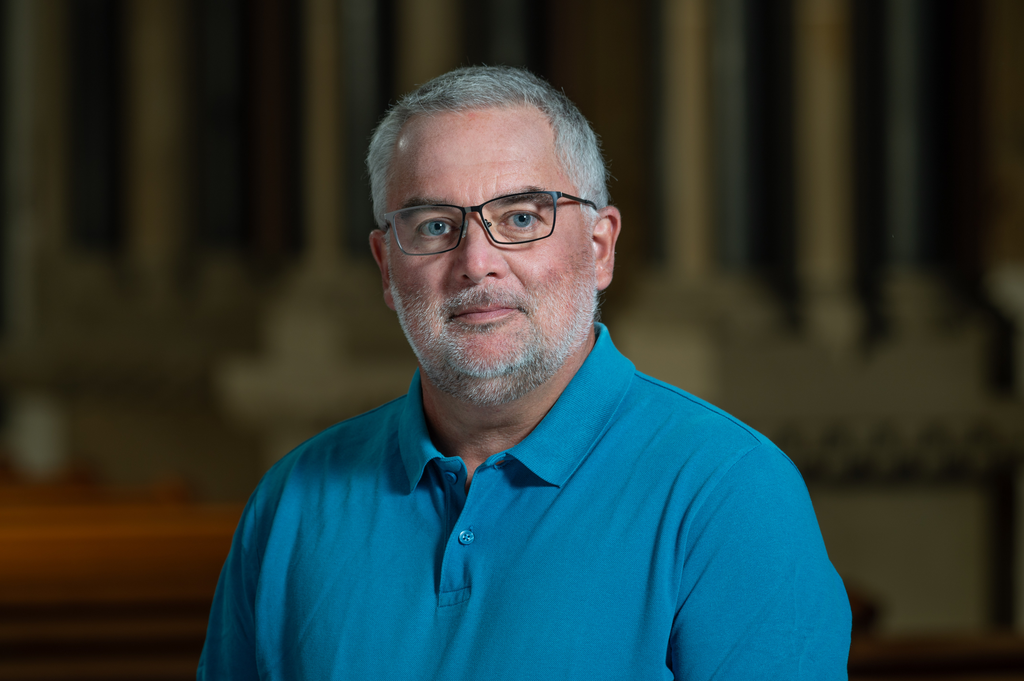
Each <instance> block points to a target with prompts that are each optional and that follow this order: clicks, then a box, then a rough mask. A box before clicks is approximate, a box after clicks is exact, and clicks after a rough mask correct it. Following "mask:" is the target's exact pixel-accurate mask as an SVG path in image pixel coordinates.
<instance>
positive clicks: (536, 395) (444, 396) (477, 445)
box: [420, 329, 595, 487]
mask: <svg viewBox="0 0 1024 681" xmlns="http://www.w3.org/2000/svg"><path fill="white" fill-rule="evenodd" d="M594 341H595V336H594V331H593V329H591V331H590V335H589V336H588V337H587V340H586V341H585V342H584V343H583V345H581V346H580V348H578V349H577V350H576V351H575V352H573V353H572V354H571V355H570V356H569V358H568V359H567V360H566V361H565V364H563V365H562V367H561V368H560V369H559V370H558V371H557V372H555V375H554V376H552V377H551V378H550V379H549V380H548V381H546V382H545V383H544V384H542V385H541V386H540V387H538V388H536V389H535V390H533V391H531V392H529V393H527V394H526V395H524V396H523V397H521V398H519V399H517V400H513V401H511V402H508V403H506V404H501V405H497V406H480V405H476V404H471V403H468V402H465V401H463V400H460V399H458V398H456V397H453V396H452V395H450V394H448V393H446V392H443V391H441V390H439V389H438V388H437V387H435V386H434V384H433V383H431V382H430V380H429V379H428V378H427V376H426V374H425V373H424V372H423V370H422V368H421V370H420V379H421V386H422V390H423V413H424V416H425V418H426V422H427V429H428V430H429V431H430V437H431V440H432V441H433V443H434V446H435V447H437V450H438V451H439V452H441V453H442V454H444V455H445V456H457V457H459V458H461V459H462V460H463V461H464V462H465V463H466V470H467V471H468V472H469V476H468V478H467V480H466V486H467V487H468V486H469V481H470V480H472V477H473V472H474V471H475V470H476V469H477V467H478V466H479V465H480V464H482V463H483V462H484V461H486V460H487V458H488V457H490V456H491V455H493V454H496V453H497V452H500V451H502V450H505V449H509V448H511V447H514V446H515V445H517V444H519V443H520V442H522V441H523V439H524V438H526V436H527V435H529V434H530V433H531V432H533V429H534V428H536V427H537V424H538V423H540V422H541V420H542V419H543V418H544V416H545V415H547V413H548V412H549V411H550V410H551V407H552V406H554V404H555V401H556V400H557V399H558V397H559V395H561V394H562V391H563V390H565V387H566V386H567V385H569V381H571V380H572V377H573V376H575V375H576V372H577V371H578V370H579V368H580V366H582V364H583V362H584V360H586V358H587V355H589V354H590V350H591V349H592V348H593V347H594Z"/></svg>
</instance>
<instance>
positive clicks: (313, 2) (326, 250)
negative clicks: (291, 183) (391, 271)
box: [304, 0, 344, 268]
mask: <svg viewBox="0 0 1024 681" xmlns="http://www.w3.org/2000/svg"><path fill="white" fill-rule="evenodd" d="M305 9H306V11H305V22H306V26H305V55H304V56H305V71H306V77H305V90H306V91H305V97H306V106H305V116H306V124H305V126H304V127H305V141H304V144H305V164H306V172H305V196H304V201H305V207H306V210H305V214H306V225H307V231H306V234H307V239H308V240H307V242H306V258H307V263H308V265H309V266H313V267H315V268H318V267H326V268H331V267H335V266H337V264H338V259H339V255H340V248H341V238H340V237H341V233H340V230H341V224H340V220H341V201H340V199H341V197H342V196H343V191H344V183H343V181H342V177H341V134H340V129H341V107H340V106H339V100H340V92H341V62H340V55H339V29H340V25H339V16H338V14H339V12H338V3H337V2H335V1H334V0H306V8H305Z"/></svg>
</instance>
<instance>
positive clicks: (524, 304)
mask: <svg viewBox="0 0 1024 681" xmlns="http://www.w3.org/2000/svg"><path fill="white" fill-rule="evenodd" d="M488 305H500V306H501V307H511V308H515V309H518V310H519V311H520V312H522V313H523V314H527V315H528V314H530V305H529V301H528V300H526V299H525V297H524V296H521V295H517V294H515V293H513V292H511V291H480V290H478V289H466V290H464V291H462V292H460V293H457V294H455V295H454V296H452V297H451V298H449V299H448V300H446V301H445V304H444V316H445V318H446V319H451V318H452V317H454V316H455V314H456V313H457V312H458V311H459V310H460V309H465V308H467V307H477V306H480V307H484V306H488Z"/></svg>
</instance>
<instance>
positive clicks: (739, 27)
mask: <svg viewBox="0 0 1024 681" xmlns="http://www.w3.org/2000/svg"><path fill="white" fill-rule="evenodd" d="M711 7H712V9H713V12H712V14H713V16H712V21H711V25H712V27H713V41H712V44H713V46H714V47H713V50H712V64H713V68H712V72H713V74H714V77H713V82H714V85H713V92H714V97H713V102H714V111H715V127H714V130H713V133H714V140H715V164H714V171H715V188H714V189H715V192H714V195H715V225H716V226H717V230H716V232H717V246H718V248H717V251H718V256H719V260H720V262H721V264H722V266H723V268H724V269H726V270H728V271H732V272H733V273H741V272H743V271H744V270H745V269H747V268H749V266H750V265H751V264H752V246H753V243H752V241H753V240H752V238H751V236H752V235H751V233H750V229H751V224H752V223H751V214H750V212H751V210H752V209H753V187H752V186H751V185H752V181H753V174H752V168H751V163H750V161H751V146H752V140H751V135H750V132H751V129H750V120H749V117H750V116H751V115H752V114H753V112H752V110H751V101H750V91H751V88H750V69H749V63H748V62H749V60H750V54H749V51H750V40H749V39H748V35H747V33H748V22H749V21H750V20H751V16H750V12H749V11H748V3H747V0H718V1H717V2H715V3H713V4H712V5H711Z"/></svg>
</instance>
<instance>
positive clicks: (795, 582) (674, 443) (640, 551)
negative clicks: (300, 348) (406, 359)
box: [198, 324, 850, 681]
mask: <svg viewBox="0 0 1024 681" xmlns="http://www.w3.org/2000/svg"><path fill="white" fill-rule="evenodd" d="M465 480H466V468H465V466H464V464H463V462H462V460H461V459H459V458H451V457H446V456H444V455H443V454H441V453H440V452H438V451H437V449H436V448H435V447H434V445H433V444H432V443H431V440H430V436H429V435H428V433H427V428H426V423H425V422H424V417H423V405H422V400H421V394H420V378H419V374H418V373H417V374H416V375H415V376H414V377H413V380H412V384H411V386H410V387H409V392H408V394H407V395H405V396H404V397H401V398H399V399H397V400H394V401H393V402H389V403H388V404H385V405H383V406H382V407H379V408H378V409H375V410H373V411H371V412H368V413H366V414H363V415H361V416H357V417H355V418H352V419H349V420H347V421H344V422H342V423H339V424H337V425H335V426H333V427H332V428H329V429H328V430H326V431H324V432H323V433H321V434H320V435H318V436H316V437H315V438H313V439H311V440H309V441H308V442H306V443H304V444H303V445H301V446H300V447H298V448H297V449H296V450H295V451H293V452H292V453H291V454H289V455H288V456H286V457H285V458H284V459H282V460H281V461H280V462H279V463H278V464H277V465H275V466H274V467H273V468H272V469H271V470H270V471H269V472H268V473H267V475H266V476H265V477H264V478H263V480H262V482H261V483H260V485H259V487H258V488H257V489H256V491H255V492H254V493H253V495H252V497H251V498H250V500H249V503H248V505H247V506H246V508H245V512H244V514H243V516H242V519H241V521H240V523H239V526H238V529H237V531H236V533H235V537H234V542H233V544H232V547H231V553H230V555H229V556H228V558H227V561H226V563H225V565H224V569H223V572H222V573H221V577H220V583H219V584H218V586H217V592H216V596H215V599H214V604H213V609H212V612H211V615H210V623H209V631H208V633H207V639H206V645H205V648H204V650H203V656H202V660H201V661H200V663H199V673H198V678H199V679H256V678H261V679H315V680H317V681H320V680H324V679H402V680H403V681H406V680H408V679H466V680H471V679H472V680H479V679H487V680H492V679H588V680H592V679H615V680H617V681H621V680H623V679H644V680H649V679H673V678H675V679H688V680H690V681H703V680H704V679H737V680H744V681H746V680H749V679H780V680H781V679H784V680H786V681H795V680H798V679H808V680H809V679H814V680H815V681H821V680H822V679H845V678H846V658H847V652H848V650H849V645H850V609H849V604H848V602H847V599H846V593H845V590H844V588H843V583H842V581H840V579H839V577H838V576H837V575H836V572H835V570H834V569H833V568H832V565H831V563H830V562H829V560H828V556H827V555H826V553H825V547H824V545H823V543H822V539H821V534H820V532H819V530H818V525H817V521H816V520H815V517H814V511H813V509H812V507H811V501H810V499H809V497H808V495H807V490H806V487H805V486H804V483H803V480H802V479H801V477H800V474H799V472H798V471H797V470H796V468H795V467H794V466H793V464H792V463H791V462H790V461H789V459H788V458H786V456H785V455H784V454H783V453H782V452H780V451H779V450H778V449H777V448H776V447H775V446H774V445H773V444H772V443H771V442H769V441H768V440H767V439H766V438H764V437H763V436H762V435H760V434H759V433H757V432H756V431H754V430H752V429H750V428H748V427H747V426H745V425H744V424H742V423H740V422H739V421H737V420H736V419H734V418H732V417H731V416H729V415H728V414H725V413H724V412H722V411H720V410H719V409H716V408H715V407H713V406H711V405H709V404H707V403H706V402H704V401H702V400H700V399H698V398H696V397H694V396H692V395H690V394H688V393H686V392H684V391H682V390H679V389H678V388H674V387H672V386H670V385H667V384H665V383H662V382H660V381H657V380H655V379H653V378H650V377H648V376H645V375H644V374H642V373H639V372H638V371H636V369H635V367H634V366H633V364H632V363H631V362H630V361H629V360H628V359H626V358H625V357H623V356H622V355H621V354H620V353H619V352H618V351H617V350H616V349H615V346H614V345H613V344H612V341H611V338H610V337H609V334H608V331H607V329H606V328H605V327H604V326H602V325H600V324H599V325H597V342H596V345H595V347H594V349H593V350H592V352H591V353H590V355H589V357H588V358H587V360H586V361H585V362H584V364H583V366H582V367H581V368H580V370H579V371H578V372H577V374H576V375H575V377H574V378H573V379H572V381H571V382H570V383H569V385H568V387H567V388H566V389H565V391H564V392H563V393H562V395H561V396H560V397H559V398H558V401H557V402H556V403H555V405H554V406H553V407H552V409H551V411H550V412H549V413H548V415H547V416H545V417H544V420H543V421H541V422H540V424H539V425H538V426H537V428H536V429H534V431H533V432H532V433H530V435H529V436H528V437H526V439H524V440H523V441H522V442H520V443H519V444H518V445H516V446H515V447H512V448H511V449H509V450H507V451H501V452H498V453H496V454H494V455H493V456H492V457H490V458H489V459H488V460H487V461H486V462H485V463H484V464H483V465H481V466H480V467H479V468H478V469H477V471H476V474H475V475H474V477H473V484H472V486H471V487H470V489H469V492H468V494H467V493H466V491H465Z"/></svg>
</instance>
